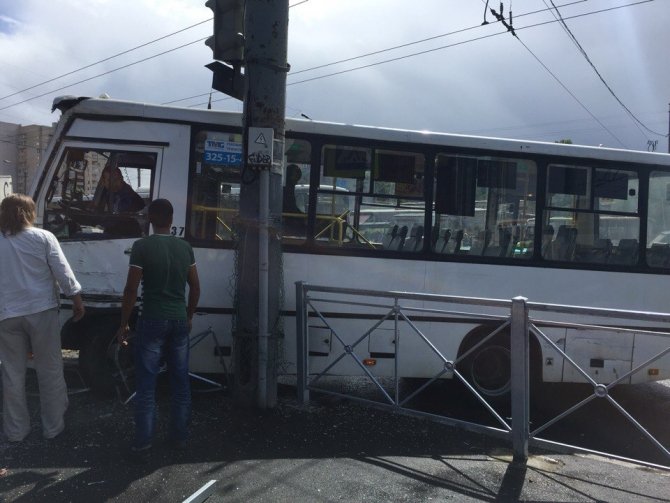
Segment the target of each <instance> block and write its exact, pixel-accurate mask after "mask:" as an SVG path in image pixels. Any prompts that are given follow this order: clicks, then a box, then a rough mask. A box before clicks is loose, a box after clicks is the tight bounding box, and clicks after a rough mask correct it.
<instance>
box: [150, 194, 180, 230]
mask: <svg viewBox="0 0 670 503" xmlns="http://www.w3.org/2000/svg"><path fill="white" fill-rule="evenodd" d="M173 212H174V210H173V209H172V204H171V203H170V201H168V200H167V199H154V200H153V201H151V204H150V205H149V222H150V223H151V224H152V225H153V226H154V227H169V226H170V224H171V223H172V214H173Z"/></svg>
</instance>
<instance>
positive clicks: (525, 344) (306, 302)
mask: <svg viewBox="0 0 670 503" xmlns="http://www.w3.org/2000/svg"><path fill="white" fill-rule="evenodd" d="M442 306H445V307H446V308H443V307H442ZM460 306H471V307H472V306H477V308H478V309H479V311H480V312H477V313H475V312H465V311H461V310H459V309H460ZM327 309H329V310H330V311H327ZM334 310H336V311H334ZM334 312H336V315H335V316H333V313H334ZM531 313H533V316H530V314H531ZM540 313H554V314H555V315H556V314H557V315H558V318H559V321H547V320H539V318H538V317H537V316H539V315H540ZM422 316H423V317H424V319H425V317H428V316H430V317H432V318H431V319H433V320H434V319H435V318H437V319H439V317H445V318H444V319H445V320H446V319H447V318H449V317H451V318H452V319H453V317H461V318H462V317H466V318H468V319H469V320H470V321H469V323H477V320H480V323H481V322H488V323H489V325H491V324H492V323H491V322H495V323H494V325H495V327H494V328H493V329H492V331H491V332H490V333H489V334H488V335H486V336H484V337H483V338H482V339H481V340H480V341H479V342H478V343H477V344H475V345H474V346H472V347H470V348H469V349H467V350H466V351H465V352H463V353H462V354H460V355H457V354H446V353H445V352H443V350H441V349H440V348H441V347H444V346H445V344H444V343H443V342H444V341H442V340H438V339H444V338H445V337H449V335H448V333H447V331H445V330H439V331H437V332H438V333H433V332H434V331H429V330H420V329H419V325H421V323H415V322H414V321H412V318H415V319H416V318H418V317H422ZM575 317H578V319H580V320H584V319H593V320H595V321H594V322H593V323H592V324H586V323H573V322H564V321H562V320H561V318H562V319H574V318H575ZM603 319H606V320H607V323H606V324H604V323H602V320H603ZM347 320H358V322H359V323H358V325H356V326H355V327H353V328H354V329H353V330H352V329H350V327H352V326H353V325H351V324H350V325H349V326H348V325H347V324H346V323H347ZM361 320H364V322H365V323H364V324H363V325H364V326H366V327H367V328H366V329H364V330H363V331H362V332H360V331H357V330H360V329H361V327H362V326H363V325H361V323H360V321H361ZM472 320H475V321H472ZM599 320H600V321H599ZM616 320H627V321H629V322H630V321H631V320H635V321H636V322H638V323H642V324H643V325H645V326H650V327H651V326H659V325H662V326H670V314H668V313H649V312H641V311H623V310H614V309H601V308H587V307H578V306H567V305H557V304H543V303H535V302H529V301H528V299H526V298H524V297H515V298H514V299H512V300H499V299H485V298H474V297H459V296H447V295H432V294H423V293H410V292H395V291H375V290H361V289H349V288H336V287H327V286H317V285H310V284H307V283H304V282H297V283H296V333H297V341H296V342H297V392H298V400H299V401H300V402H301V403H305V402H306V401H308V400H309V398H310V391H315V392H317V391H318V392H320V393H327V394H331V395H337V396H341V397H344V398H348V399H353V400H356V401H359V402H364V403H367V404H369V405H373V406H375V407H377V408H383V409H389V410H392V411H394V412H400V413H403V414H408V415H414V416H420V417H427V418H429V419H433V420H438V421H440V422H443V423H446V424H450V425H453V426H457V427H461V428H464V429H467V430H470V431H475V432H478V433H484V434H487V435H492V436H495V437H498V438H502V439H505V440H509V441H510V443H511V445H512V449H513V453H514V460H515V461H517V462H525V461H526V460H527V458H528V448H529V445H530V446H533V447H540V448H544V449H549V450H554V451H559V452H581V453H588V454H597V455H601V456H606V457H610V458H614V459H619V460H624V461H630V462H634V463H637V464H641V465H645V466H651V467H655V468H661V469H664V470H670V451H669V450H668V449H667V448H666V447H665V446H664V445H662V444H661V442H659V441H658V440H657V439H656V438H655V437H654V436H653V435H652V434H651V433H650V432H649V431H647V429H645V428H644V427H643V426H642V425H641V424H640V422H638V420H636V419H635V418H634V417H633V416H632V415H631V414H630V413H629V412H628V411H626V409H625V408H624V407H623V406H622V405H621V404H620V403H619V402H617V400H615V399H614V398H613V397H612V395H611V393H610V392H611V390H612V388H613V387H614V386H616V385H618V384H621V383H624V382H629V381H630V379H631V377H632V376H634V375H635V374H636V373H638V372H641V371H642V370H644V369H647V368H648V367H649V366H650V365H652V364H653V363H654V362H657V361H658V360H659V359H661V358H663V357H664V356H665V355H667V354H668V353H670V333H668V332H664V331H655V330H654V329H653V328H650V329H649V330H647V329H640V328H637V327H636V328H635V329H632V328H626V327H625V326H621V325H618V324H617V321H616ZM314 322H318V323H319V327H318V330H321V331H323V330H324V329H325V330H328V331H329V334H330V339H331V341H330V345H331V347H330V355H329V359H328V362H330V363H329V364H327V365H325V366H323V365H322V367H320V368H318V369H311V368H310V357H309V355H310V347H309V341H310V339H311V337H310V330H316V329H315V328H314V327H313V326H312V323H314ZM382 325H384V326H386V331H387V332H388V331H389V326H391V327H392V330H393V332H392V337H393V344H392V346H393V348H394V349H393V351H394V352H393V354H392V355H391V357H390V358H389V359H388V360H387V361H388V362H392V363H389V364H388V365H389V367H387V370H388V368H390V369H391V370H390V373H389V374H387V375H386V376H385V377H390V378H392V381H393V384H392V386H388V385H385V384H384V383H383V379H382V378H380V376H379V375H375V373H373V371H372V370H370V367H369V366H368V365H366V363H367V362H366V361H365V360H366V358H367V356H365V357H363V356H361V354H363V353H365V354H366V355H369V346H365V344H369V343H370V337H371V336H372V334H373V333H375V331H376V330H378V329H379V328H380V327H382ZM538 327H542V329H543V330H546V327H552V328H556V327H562V328H570V329H576V330H589V331H590V332H592V333H593V332H598V331H606V332H611V333H616V334H622V333H623V334H625V333H631V332H634V333H635V334H636V336H637V335H643V336H656V337H659V336H660V337H661V338H662V341H663V344H662V346H663V347H664V348H665V349H662V350H660V351H658V352H657V353H656V354H654V355H652V356H650V357H649V358H648V359H646V360H645V361H644V362H642V363H640V364H638V365H636V366H635V367H634V368H631V369H630V371H628V372H626V373H624V374H622V375H620V376H617V377H616V379H614V380H611V382H609V383H607V384H602V383H599V382H597V381H596V380H595V379H594V378H593V377H592V375H591V374H590V373H589V372H587V371H586V370H585V369H583V368H581V367H580V365H578V363H577V362H576V361H575V358H573V357H571V356H570V355H568V354H567V353H566V351H564V350H563V349H562V348H561V347H559V345H557V344H556V343H555V342H553V341H552V339H551V338H549V337H548V336H547V335H546V334H545V333H543V331H542V330H541V329H540V328H538ZM401 328H402V330H401ZM401 331H402V332H403V337H404V339H403V342H402V344H401V341H400V336H401ZM429 332H430V333H429ZM320 333H323V332H320ZM501 333H509V334H510V335H509V337H510V345H509V348H510V355H511V389H510V394H511V418H507V419H505V418H503V417H502V416H501V415H500V414H499V413H498V412H497V411H496V410H495V408H494V407H493V406H492V405H491V404H489V403H488V402H487V400H486V399H485V398H484V397H483V396H482V395H481V394H480V393H479V392H478V391H477V390H476V389H475V388H474V387H473V386H472V384H471V383H470V382H469V381H468V380H467V379H466V377H465V376H464V375H463V374H462V372H460V371H459V367H458V366H459V363H461V362H463V361H464V360H465V359H466V358H468V356H469V355H470V354H471V353H472V352H474V351H476V350H477V349H478V348H480V347H481V346H482V345H484V344H486V343H487V342H488V341H490V340H491V339H492V338H494V337H496V336H498V337H500V335H499V334H501ZM531 334H532V335H534V336H535V337H536V338H537V339H538V341H541V343H542V345H543V347H544V348H550V350H551V351H553V353H552V354H554V355H558V356H559V357H560V358H562V359H563V360H564V366H570V367H572V369H574V371H576V372H577V373H578V374H579V375H581V376H582V377H583V382H586V383H589V384H590V385H591V386H592V393H591V394H590V395H589V396H587V397H586V398H585V399H583V400H582V401H580V402H579V403H577V404H575V405H573V406H572V407H570V408H569V409H567V410H565V411H563V412H562V413H560V414H558V415H557V416H555V417H554V418H553V419H551V420H549V421H547V422H545V423H544V424H542V425H540V426H537V427H536V426H535V425H533V429H532V430H531V422H530V414H529V400H530V386H529V367H530V351H529V345H530V342H529V341H530V336H531ZM408 337H416V338H418V340H419V341H420V342H421V345H422V347H423V349H424V350H425V351H426V352H427V353H426V354H427V355H430V358H431V359H433V360H434V359H439V362H440V364H441V365H440V368H439V370H437V372H435V373H434V375H432V377H429V378H427V380H426V382H425V383H424V384H423V385H422V386H421V387H420V388H418V389H417V390H415V391H414V392H413V393H411V394H409V395H408V396H405V397H401V393H400V387H399V381H400V372H399V368H400V367H401V365H402V363H403V358H404V355H403V349H404V348H407V347H411V346H412V345H408V344H407V343H406V342H405V341H406V340H407V338H408ZM666 340H667V347H665V346H666V344H665V341H666ZM454 353H456V352H455V351H454ZM345 361H346V362H347V363H348V364H349V365H350V367H349V368H351V366H353V368H354V369H355V370H357V371H358V373H359V375H361V376H364V377H365V378H366V379H368V380H369V383H370V384H371V385H372V387H373V388H374V389H375V391H376V392H377V395H378V396H381V397H382V398H381V400H373V399H370V398H368V397H361V396H357V395H355V394H354V393H353V392H351V391H349V390H348V391H346V392H342V391H334V390H332V389H327V388H325V387H319V382H320V381H322V380H325V379H327V378H328V376H331V375H335V374H336V372H334V371H333V370H334V369H335V368H336V366H337V365H338V364H341V363H342V362H345ZM445 375H449V376H450V377H453V378H455V379H458V380H460V381H461V382H462V383H463V384H464V385H465V387H466V388H467V389H468V390H469V391H470V392H471V393H473V395H474V396H475V397H476V398H477V399H478V400H479V401H480V402H481V403H482V405H483V406H484V407H485V408H486V409H487V410H488V411H489V412H490V413H491V414H492V415H493V417H494V418H495V420H496V422H497V423H498V424H499V425H500V427H491V426H487V425H483V424H478V423H473V422H469V421H463V420H460V419H456V418H451V417H447V416H441V415H439V414H435V413H432V412H423V411H420V410H416V409H414V408H412V407H410V406H409V402H410V401H411V400H412V399H414V398H415V397H416V396H417V395H418V394H419V393H421V392H422V391H424V390H425V389H426V388H427V387H428V386H429V385H430V384H431V383H433V382H434V381H436V380H437V379H440V378H442V377H445ZM595 399H601V400H606V401H608V402H609V403H610V404H611V405H612V406H613V407H614V408H615V409H616V410H617V411H619V412H620V413H621V414H622V415H623V416H624V417H625V418H626V419H627V420H628V421H630V423H632V425H634V427H635V428H636V429H637V430H639V432H641V434H642V435H643V436H644V437H646V438H647V439H648V440H649V441H650V442H651V443H652V444H653V445H654V446H656V447H657V448H658V449H659V451H660V452H661V453H662V454H663V455H664V458H666V459H667V460H668V463H667V465H666V464H663V465H661V464H655V463H650V462H646V461H643V460H637V459H631V458H627V457H622V456H619V455H616V454H611V453H607V452H601V451H595V450H592V449H587V448H584V447H579V446H575V445H569V444H563V443H560V442H555V441H552V440H547V439H542V438H540V437H539V435H540V433H542V432H543V431H545V430H546V429H547V428H549V427H550V426H552V425H554V424H555V423H556V422H558V421H560V420H561V419H563V418H565V417H566V416H568V415H570V414H572V413H573V412H575V411H576V410H577V409H580V408H582V407H584V406H585V405H586V404H587V403H589V402H591V401H592V400H595Z"/></svg>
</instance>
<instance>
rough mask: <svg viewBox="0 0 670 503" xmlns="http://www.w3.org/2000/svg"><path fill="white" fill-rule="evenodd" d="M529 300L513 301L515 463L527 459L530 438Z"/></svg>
mask: <svg viewBox="0 0 670 503" xmlns="http://www.w3.org/2000/svg"><path fill="white" fill-rule="evenodd" d="M527 302H528V299H527V298H526V297H514V298H513V299H512V333H511V341H510V349H511V353H512V355H511V362H510V363H511V367H512V376H511V380H512V383H511V384H512V448H513V450H514V461H515V462H523V463H525V462H526V460H527V459H528V438H529V436H530V434H529V431H530V430H529V420H530V417H529V416H530V414H529V404H528V399H529V377H528V372H529V361H528V359H529V348H528V346H529V341H528V304H527Z"/></svg>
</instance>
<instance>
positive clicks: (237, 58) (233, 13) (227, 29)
mask: <svg viewBox="0 0 670 503" xmlns="http://www.w3.org/2000/svg"><path fill="white" fill-rule="evenodd" d="M244 3H245V0H207V2H205V6H207V7H209V8H210V9H212V11H213V12H214V35H213V36H211V37H209V38H208V39H207V40H206V41H205V44H207V45H208V46H209V47H210V48H211V49H212V52H213V53H214V59H216V60H218V61H223V62H225V63H228V64H230V65H232V66H239V65H240V64H241V63H242V61H243V59H244Z"/></svg>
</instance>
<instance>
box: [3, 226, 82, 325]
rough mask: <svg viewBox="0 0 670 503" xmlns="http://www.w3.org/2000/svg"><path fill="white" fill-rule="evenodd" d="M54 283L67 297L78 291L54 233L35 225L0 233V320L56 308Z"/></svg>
mask: <svg viewBox="0 0 670 503" xmlns="http://www.w3.org/2000/svg"><path fill="white" fill-rule="evenodd" d="M57 285H58V286H60V289H61V290H62V292H63V293H64V294H65V295H67V296H68V297H71V296H73V295H76V294H77V293H79V292H80V291H81V285H80V284H79V282H78V281H77V279H76V278H75V277H74V273H73V272H72V269H71V268H70V264H68V262H67V259H66V258H65V255H63V251H62V250H61V247H60V245H59V244H58V240H57V239H56V236H54V235H53V234H52V233H50V232H49V231H45V230H44V229H39V228H36V227H28V228H26V229H24V230H23V231H21V232H19V233H18V234H16V235H14V236H10V235H9V234H7V235H6V236H3V235H2V233H1V232H0V321H2V320H5V319H7V318H14V317H17V316H25V315H28V314H35V313H40V312H42V311H46V310H47V309H51V308H54V307H57V306H58V304H59V300H60V294H59V291H58V287H57Z"/></svg>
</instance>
